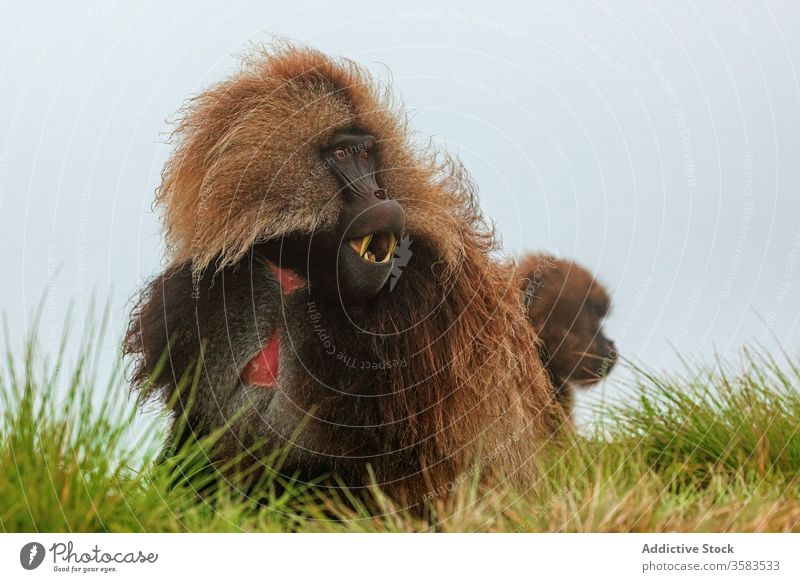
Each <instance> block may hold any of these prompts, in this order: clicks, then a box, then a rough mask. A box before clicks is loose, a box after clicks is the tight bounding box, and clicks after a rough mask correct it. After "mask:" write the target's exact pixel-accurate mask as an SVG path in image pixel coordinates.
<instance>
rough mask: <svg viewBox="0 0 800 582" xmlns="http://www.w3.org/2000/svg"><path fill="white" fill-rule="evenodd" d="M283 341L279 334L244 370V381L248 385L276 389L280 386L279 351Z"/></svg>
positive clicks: (276, 333)
mask: <svg viewBox="0 0 800 582" xmlns="http://www.w3.org/2000/svg"><path fill="white" fill-rule="evenodd" d="M280 345H281V340H280V338H279V337H278V332H277V331H276V332H275V335H273V336H272V338H271V339H270V340H269V342H267V345H265V346H264V347H263V348H261V351H260V352H258V353H257V354H256V355H255V356H254V357H253V359H252V360H250V361H249V362H248V363H247V365H246V366H245V367H244V369H243V370H242V380H244V382H245V383H246V384H253V385H254V386H264V387H265V388H276V387H277V386H278V351H279V349H280Z"/></svg>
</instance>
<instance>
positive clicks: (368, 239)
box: [359, 234, 372, 257]
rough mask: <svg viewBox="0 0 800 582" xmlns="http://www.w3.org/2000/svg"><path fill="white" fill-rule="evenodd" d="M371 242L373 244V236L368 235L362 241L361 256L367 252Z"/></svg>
mask: <svg viewBox="0 0 800 582" xmlns="http://www.w3.org/2000/svg"><path fill="white" fill-rule="evenodd" d="M371 242H372V235H371V234H368V235H367V236H365V237H364V238H363V239H361V252H360V253H359V254H360V255H361V256H362V257H363V256H364V254H365V253H366V252H367V247H368V246H369V243H371Z"/></svg>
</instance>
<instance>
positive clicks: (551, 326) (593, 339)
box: [541, 287, 617, 385]
mask: <svg viewBox="0 0 800 582" xmlns="http://www.w3.org/2000/svg"><path fill="white" fill-rule="evenodd" d="M609 305H610V302H609V299H608V296H607V295H606V294H605V292H603V291H602V289H599V288H596V287H594V288H591V289H590V290H589V293H588V294H586V293H582V294H577V295H576V296H572V295H570V294H569V293H565V294H563V295H562V296H560V297H558V299H557V301H556V302H555V304H553V305H552V310H551V313H550V315H549V317H548V320H545V321H546V322H545V323H544V325H543V326H542V332H541V335H542V339H543V340H544V341H545V345H546V346H547V347H548V350H549V351H550V352H551V353H550V356H551V369H552V370H553V371H554V373H555V374H556V375H557V376H559V377H560V378H561V379H562V380H564V381H567V382H570V383H572V384H578V385H581V384H582V385H588V384H593V383H595V382H597V381H598V380H600V379H601V378H602V377H604V376H606V375H607V374H608V373H609V372H610V371H611V369H612V368H613V367H614V364H615V363H616V361H617V352H616V348H615V346H614V342H613V341H611V340H610V339H609V338H608V337H607V336H606V335H605V333H604V331H603V327H602V323H603V319H604V318H605V317H606V315H607V314H608V311H609Z"/></svg>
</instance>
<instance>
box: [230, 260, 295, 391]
mask: <svg viewBox="0 0 800 582" xmlns="http://www.w3.org/2000/svg"><path fill="white" fill-rule="evenodd" d="M267 265H268V266H269V269H270V271H272V274H273V275H275V278H276V279H277V280H278V285H280V287H281V293H282V294H283V295H289V294H290V293H292V292H294V291H297V290H298V289H299V288H300V287H304V286H305V284H306V280H305V279H304V278H303V277H301V276H300V275H298V274H297V273H295V272H294V271H292V270H291V269H282V268H281V267H279V266H278V265H276V264H275V263H273V262H272V261H267ZM280 345H281V340H280V338H279V337H278V332H277V331H276V332H275V334H274V335H273V336H272V337H271V338H270V340H269V342H267V344H266V345H265V346H264V347H263V348H261V351H260V352H258V353H257V354H256V355H255V356H253V359H252V360H250V361H249V362H247V365H246V366H245V367H244V369H243V370H242V380H243V381H244V382H245V383H246V384H252V385H254V386H263V387H265V388H276V387H277V386H278V352H279V350H280Z"/></svg>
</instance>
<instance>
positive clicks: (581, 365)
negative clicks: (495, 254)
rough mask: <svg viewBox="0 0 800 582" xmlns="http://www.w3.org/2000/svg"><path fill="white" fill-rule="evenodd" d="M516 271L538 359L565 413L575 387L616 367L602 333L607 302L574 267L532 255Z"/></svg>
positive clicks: (605, 294) (595, 285)
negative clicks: (538, 346)
mask: <svg viewBox="0 0 800 582" xmlns="http://www.w3.org/2000/svg"><path fill="white" fill-rule="evenodd" d="M517 271H518V273H519V275H520V277H521V279H520V280H521V284H522V290H523V294H524V297H525V304H526V306H527V310H528V320H529V321H530V322H531V323H532V324H533V326H534V328H535V329H536V331H537V332H538V334H539V339H540V340H541V350H540V352H541V353H540V355H541V358H542V360H543V361H544V363H545V366H546V367H547V370H548V372H550V374H551V375H552V377H553V384H554V385H555V388H556V394H557V396H558V399H559V401H560V402H561V404H562V406H564V408H565V409H566V411H567V412H568V413H569V412H571V410H572V402H573V387H574V386H590V385H592V384H594V383H596V382H598V381H599V380H600V379H601V378H602V377H604V376H605V375H606V374H608V373H609V372H610V371H611V368H612V367H613V366H614V363H615V362H616V359H617V352H616V349H615V347H614V343H613V342H612V341H611V340H609V339H608V338H607V337H606V336H605V334H604V333H603V329H602V323H603V319H604V318H605V317H606V316H607V315H608V312H609V310H610V309H611V299H610V297H609V295H608V292H607V291H606V290H605V288H604V287H603V286H602V285H601V284H600V283H599V282H598V281H597V280H596V279H595V278H594V277H593V276H592V274H591V273H589V271H587V270H586V269H584V268H583V267H581V266H580V265H578V264H576V263H574V262H572V261H566V260H563V259H557V258H555V257H552V256H549V255H541V254H532V255H527V256H525V257H523V258H522V260H521V261H520V263H519V265H518V267H517Z"/></svg>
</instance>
